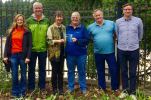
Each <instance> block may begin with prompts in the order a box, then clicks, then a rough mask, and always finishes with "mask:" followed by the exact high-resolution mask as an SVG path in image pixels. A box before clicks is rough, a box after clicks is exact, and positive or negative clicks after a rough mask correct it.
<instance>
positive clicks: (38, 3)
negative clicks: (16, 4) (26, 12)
mask: <svg viewBox="0 0 151 100" xmlns="http://www.w3.org/2000/svg"><path fill="white" fill-rule="evenodd" d="M37 5H40V6H41V7H43V5H42V3H40V2H35V3H34V4H33V8H34V7H35V6H37Z"/></svg>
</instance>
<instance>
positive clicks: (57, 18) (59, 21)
mask: <svg viewBox="0 0 151 100" xmlns="http://www.w3.org/2000/svg"><path fill="white" fill-rule="evenodd" d="M62 21H63V16H56V17H55V23H56V24H57V25H61V23H62Z"/></svg>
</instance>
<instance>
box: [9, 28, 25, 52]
mask: <svg viewBox="0 0 151 100" xmlns="http://www.w3.org/2000/svg"><path fill="white" fill-rule="evenodd" d="M24 32H25V30H24V28H16V29H15V30H14V31H13V32H12V53H19V52H22V42H23V35H24Z"/></svg>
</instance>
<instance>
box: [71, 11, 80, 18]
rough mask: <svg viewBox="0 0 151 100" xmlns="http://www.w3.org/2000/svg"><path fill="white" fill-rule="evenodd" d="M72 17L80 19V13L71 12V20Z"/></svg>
mask: <svg viewBox="0 0 151 100" xmlns="http://www.w3.org/2000/svg"><path fill="white" fill-rule="evenodd" d="M73 16H77V17H78V18H79V19H80V13H79V12H77V11H75V12H73V13H72V14H71V18H72V17H73Z"/></svg>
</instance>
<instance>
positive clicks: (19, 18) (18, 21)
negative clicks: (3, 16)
mask: <svg viewBox="0 0 151 100" xmlns="http://www.w3.org/2000/svg"><path fill="white" fill-rule="evenodd" d="M16 23H17V26H18V27H21V26H23V24H24V18H23V17H22V16H19V17H18V18H17V20H16Z"/></svg>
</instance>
